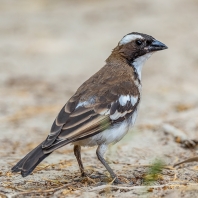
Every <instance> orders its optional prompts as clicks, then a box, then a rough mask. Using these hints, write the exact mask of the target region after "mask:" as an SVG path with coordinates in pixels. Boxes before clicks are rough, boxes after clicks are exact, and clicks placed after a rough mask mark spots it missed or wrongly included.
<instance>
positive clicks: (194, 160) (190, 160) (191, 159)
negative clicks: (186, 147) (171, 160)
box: [173, 157, 198, 167]
mask: <svg viewBox="0 0 198 198" xmlns="http://www.w3.org/2000/svg"><path fill="white" fill-rule="evenodd" d="M189 162H198V157H192V158H189V159H187V160H184V161H182V162H179V163H177V164H174V165H173V167H175V166H179V165H180V164H184V163H189Z"/></svg>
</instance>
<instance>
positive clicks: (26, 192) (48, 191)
mask: <svg viewBox="0 0 198 198" xmlns="http://www.w3.org/2000/svg"><path fill="white" fill-rule="evenodd" d="M74 184H76V183H70V184H65V185H63V186H60V187H58V188H53V189H49V190H34V191H24V192H21V193H17V194H15V195H14V196H12V198H15V197H18V196H21V195H29V194H35V193H42V194H43V193H50V192H55V191H57V190H61V189H64V188H65V187H69V186H71V185H74Z"/></svg>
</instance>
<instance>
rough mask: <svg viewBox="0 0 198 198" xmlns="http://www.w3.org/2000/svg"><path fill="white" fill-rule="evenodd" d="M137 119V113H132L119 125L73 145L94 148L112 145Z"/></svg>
mask: <svg viewBox="0 0 198 198" xmlns="http://www.w3.org/2000/svg"><path fill="white" fill-rule="evenodd" d="M136 117H137V111H135V112H134V113H133V115H132V116H131V117H130V118H129V119H128V120H126V121H124V122H122V123H121V124H120V123H119V124H115V125H114V126H112V127H111V128H109V129H106V130H105V131H103V132H101V133H98V134H96V135H94V136H92V137H89V138H87V139H83V140H79V141H77V142H73V144H74V145H80V146H95V145H101V144H106V145H108V144H113V143H116V142H118V141H120V140H121V139H122V138H123V137H124V136H125V135H126V134H127V132H128V130H129V128H130V127H132V126H133V125H134V123H135V120H136Z"/></svg>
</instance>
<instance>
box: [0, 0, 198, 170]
mask: <svg viewBox="0 0 198 198" xmlns="http://www.w3.org/2000/svg"><path fill="white" fill-rule="evenodd" d="M197 19H198V2H197V1H196V0H189V1H185V0H174V1H172V0H166V1H155V0H147V1H142V0H124V1H114V0H106V1H105V0H100V1H96V0H95V1H91V0H84V1H80V0H75V1H74V0H73V1H72V0H64V1H63V0H62V1H61V0H56V1H52V0H34V1H29V0H20V1H14V0H1V1H0V93H1V97H0V156H1V160H0V165H1V167H2V169H5V170H9V168H10V167H11V165H13V164H14V162H15V161H17V160H19V159H20V158H21V157H22V156H24V155H25V154H26V153H27V152H28V151H29V150H30V149H32V148H33V147H34V146H36V145H37V144H38V143H39V142H40V141H42V140H43V139H45V137H46V136H47V134H48V132H49V130H50V127H51V124H52V122H53V120H54V118H55V117H56V115H57V113H58V112H59V110H60V109H61V107H62V106H63V105H64V104H65V103H66V101H67V100H68V99H69V98H70V97H71V96H72V94H73V93H74V92H75V91H76V89H77V88H78V87H79V86H80V85H81V83H83V82H84V81H85V80H86V79H87V78H88V77H90V76H91V75H92V74H94V73H95V72H96V71H98V70H99V69H100V68H101V67H102V66H104V64H105V60H106V59H107V57H108V56H109V55H110V53H111V50H112V49H113V48H114V47H115V46H116V45H117V43H118V42H119V40H120V39H121V38H122V37H123V36H124V35H126V34H127V33H130V32H133V31H135V32H142V33H146V34H149V35H152V36H153V37H154V38H156V39H158V40H160V41H161V42H163V43H165V44H166V45H167V46H168V47H169V49H168V50H165V51H162V52H158V53H156V54H154V55H153V56H152V57H151V58H150V59H149V61H147V63H146V65H145V67H144V68H143V77H142V84H143V90H142V91H143V92H142V94H143V95H142V96H143V97H142V102H141V107H140V112H139V117H138V120H137V123H136V127H135V128H134V129H133V131H134V134H137V136H135V137H134V136H131V135H130V134H129V136H128V139H129V140H130V141H133V143H130V144H129V143H128V142H126V139H125V140H123V142H121V143H120V147H119V149H121V150H123V152H124V153H125V155H128V157H130V160H131V161H130V160H129V161H128V162H129V163H131V162H134V161H135V162H138V163H141V162H142V161H141V160H143V162H146V161H144V160H149V159H150V157H149V156H151V153H152V155H155V153H156V155H160V154H162V153H163V154H164V153H165V154H167V153H168V154H170V153H172V152H176V154H175V155H179V152H180V154H181V153H182V154H181V156H183V157H185V156H189V155H190V156H191V155H193V154H194V153H193V152H190V151H186V150H184V149H182V148H181V147H180V145H178V144H176V143H174V140H173V139H172V138H171V137H168V139H167V137H166V136H165V135H164V133H163V131H164V130H163V127H162V128H161V126H162V125H163V123H165V122H166V123H168V124H171V125H173V126H174V127H177V128H179V129H180V130H182V131H183V132H184V133H186V134H187V136H188V137H190V138H192V139H193V138H194V139H196V138H197V134H196V132H197V130H198V119H197V118H198V113H197V112H198V111H197V110H198V91H197V85H198V77H197V76H198V50H197V49H198V24H197ZM180 115H182V116H180ZM172 118H173V119H172ZM156 126H157V127H156ZM154 129H155V130H154ZM137 132H138V133H137ZM129 137H131V139H130V138H129ZM142 137H144V138H142ZM164 137H166V141H165V140H164V139H165V138H164ZM170 142H171V143H170ZM150 145H153V147H154V148H150V147H149V149H148V150H147V152H145V150H144V149H145V148H147V147H148V146H150ZM159 145H164V146H162V147H159V149H156V147H157V146H159ZM141 146H142V147H141ZM67 149H70V150H71V147H67V148H64V149H63V150H62V153H61V151H59V153H58V152H57V153H56V154H54V155H53V157H52V158H49V160H52V161H53V160H54V159H56V160H57V159H58V160H59V159H62V158H63V156H62V154H64V151H66V150H67ZM130 149H131V150H130ZM138 149H142V150H139V151H138V154H137V150H138ZM132 150H133V151H135V152H134V153H131V151H132ZM126 151H127V152H129V153H130V154H129V153H127V152H126ZM87 152H88V153H89V152H90V153H92V154H93V156H94V152H95V149H88V151H87ZM120 152H121V151H120ZM177 152H178V153H177ZM194 152H196V151H194ZM135 153H136V154H135ZM168 154H167V155H168ZM139 156H141V159H140V157H139ZM56 157H57V158H56ZM118 157H119V156H117V155H116V154H115V156H114V155H113V156H111V159H114V160H117V161H118V162H121V161H122V160H123V161H124V160H126V158H124V159H123V158H122V159H118ZM135 157H136V158H135ZM70 158H71V159H72V160H73V157H72V153H71V157H70ZM84 158H89V156H88V155H86V154H84ZM2 159H3V160H2ZM64 159H66V156H64ZM94 159H95V158H94ZM14 160H15V161H14ZM95 160H96V159H95ZM169 160H170V161H171V160H173V158H171V157H170V159H169ZM93 163H94V162H93ZM10 164H11V165H10ZM75 166H76V167H74V169H75V170H76V171H77V170H78V167H77V164H75Z"/></svg>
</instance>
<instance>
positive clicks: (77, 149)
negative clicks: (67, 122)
mask: <svg viewBox="0 0 198 198" xmlns="http://www.w3.org/2000/svg"><path fill="white" fill-rule="evenodd" d="M74 155H75V156H76V159H77V161H78V165H79V168H80V172H81V176H82V177H84V176H86V174H85V172H84V167H83V163H82V160H81V146H79V145H74Z"/></svg>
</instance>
